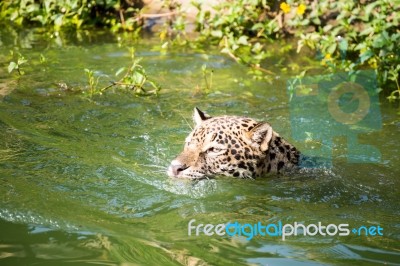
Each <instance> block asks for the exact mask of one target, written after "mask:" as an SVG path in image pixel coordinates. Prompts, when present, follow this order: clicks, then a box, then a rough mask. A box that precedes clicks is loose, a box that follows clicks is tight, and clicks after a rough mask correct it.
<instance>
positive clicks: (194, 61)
mask: <svg viewBox="0 0 400 266" xmlns="http://www.w3.org/2000/svg"><path fill="white" fill-rule="evenodd" d="M7 34H9V33H7ZM7 34H6V33H4V34H2V35H1V42H0V43H1V45H0V54H1V55H0V66H1V68H0V84H1V87H0V88H1V90H2V96H1V100H0V136H1V137H0V155H1V156H0V183H1V184H0V264H1V265H27V264H28V265H89V264H90V265H93V264H95V265H181V264H183V265H230V264H235V265H321V264H322V265H325V264H328V265H329V264H333V265H348V264H357V265H376V264H384V263H386V264H387V265H392V264H396V263H400V252H399V249H400V242H399V241H400V223H399V221H400V219H399V218H400V208H399V196H400V188H399V185H400V181H399V176H400V170H399V167H398V165H399V163H400V155H399V149H398V143H399V135H400V123H399V116H398V115H397V114H396V112H397V111H398V109H396V107H395V106H392V105H390V104H388V103H387V102H386V101H385V100H381V106H380V113H381V117H382V126H381V127H382V128H381V129H380V130H377V131H372V132H370V133H366V134H363V136H362V137H361V139H362V142H363V143H369V144H371V145H374V146H375V147H377V148H378V149H379V151H380V153H381V160H380V162H378V163H373V164H368V163H363V164H360V163H358V164H352V163H348V162H347V161H346V157H345V155H346V150H347V142H346V138H344V137H341V136H338V137H337V138H336V139H335V140H334V147H333V167H332V168H331V169H319V170H318V169H317V170H313V171H306V172H303V173H300V174H296V175H294V176H280V177H279V178H277V177H273V176H272V177H268V178H262V179H257V180H237V179H230V178H217V179H214V180H201V181H198V182H186V181H182V180H172V179H170V178H168V177H167V175H166V168H167V167H168V165H169V162H170V161H171V160H172V159H173V158H174V157H175V156H176V155H177V154H178V153H179V152H180V150H181V149H182V146H183V143H184V139H185V137H186V135H187V134H188V133H189V132H190V126H191V124H192V122H191V115H192V110H193V107H194V106H198V107H200V108H201V109H203V110H206V111H207V112H208V113H209V114H211V115H219V114H235V115H244V116H250V117H253V118H256V119H259V120H267V121H269V122H270V123H271V124H272V125H273V126H274V128H275V130H276V131H277V132H279V133H280V134H281V135H282V136H284V137H285V138H286V139H288V140H290V141H291V142H292V143H293V144H295V145H296V146H297V147H298V148H299V149H300V150H302V149H304V148H306V147H307V145H308V144H306V143H305V142H301V141H296V140H294V139H293V137H292V132H291V125H290V122H291V120H290V103H289V98H288V95H287V93H286V79H287V78H288V76H289V75H288V74H282V75H279V76H278V75H277V76H276V77H275V78H274V81H273V83H272V84H270V83H267V82H263V81H256V80H253V79H252V78H251V76H249V75H247V74H246V72H247V71H248V69H247V68H245V67H243V66H239V65H237V64H236V63H234V62H233V61H232V60H230V59H229V58H227V57H224V56H221V55H220V54H219V53H218V52H216V51H213V50H207V51H201V50H190V49H181V50H175V51H174V52H172V51H170V52H167V53H163V52H161V51H160V49H158V47H159V43H158V41H157V40H146V39H145V40H142V41H140V42H133V41H130V40H129V38H122V40H121V41H119V42H118V41H115V40H114V38H113V37H110V36H106V35H99V36H97V35H96V36H94V37H92V38H87V39H86V38H83V40H79V38H78V40H76V39H74V38H71V39H67V40H65V39H57V38H56V37H55V38H53V39H50V40H46V39H45V38H42V37H41V34H35V33H34V32H33V33H32V32H29V33H26V32H23V33H21V36H20V37H19V38H16V36H8V35H7ZM16 40H17V41H16ZM128 46H134V47H135V48H136V51H137V56H140V57H143V61H142V63H143V65H144V66H145V68H146V70H147V73H148V74H149V75H150V76H152V77H154V78H155V79H156V80H157V82H158V83H159V84H161V85H162V88H163V89H162V91H161V92H160V95H159V96H158V97H144V98H139V97H135V96H132V95H130V94H129V93H123V92H121V93H115V94H114V93H106V94H104V95H102V96H96V97H94V98H92V99H91V100H89V99H88V98H87V97H84V96H83V95H81V94H80V93H77V92H71V91H65V90H63V89H62V88H60V86H58V85H57V84H58V83H66V84H67V86H68V87H70V88H82V87H85V86H87V78H86V76H85V73H84V71H83V69H84V68H88V69H91V70H94V71H95V72H96V75H100V76H102V77H101V79H100V83H103V84H107V82H108V81H109V80H115V77H114V73H115V72H116V71H117V70H118V69H119V68H120V67H122V66H128V65H129V62H130V56H129V52H128V49H127V48H126V47H128ZM13 49H14V50H15V49H18V51H19V52H21V53H22V54H23V55H24V56H25V57H26V58H27V59H29V60H30V64H27V65H26V66H25V67H24V68H23V69H24V70H25V72H26V74H25V75H24V76H22V77H20V78H18V77H17V76H16V75H14V74H13V75H10V74H8V73H7V66H8V63H9V61H10V59H11V58H10V56H9V50H13ZM40 54H42V55H43V56H44V57H45V58H46V61H45V62H44V63H39V58H40ZM289 57H290V60H286V61H285V63H287V64H290V63H292V61H297V62H300V61H301V60H303V58H302V57H301V56H297V57H296V55H295V54H292V55H289ZM277 62H279V58H273V59H272V60H271V66H270V69H272V70H273V71H277V70H278V69H279V68H278V67H276V66H275V64H277ZM203 64H207V66H208V68H210V69H213V70H214V74H213V85H212V86H213V90H214V91H213V92H212V93H210V94H208V95H204V94H201V93H199V91H198V89H196V87H197V86H200V88H201V87H204V81H203V78H202V74H201V66H202V65H203ZM308 108H311V110H312V108H313V106H309V107H308ZM315 112H316V113H318V112H319V110H318V109H316V110H315ZM192 219H195V220H196V222H195V224H200V223H203V224H207V223H211V224H214V225H217V224H220V223H226V222H229V221H239V222H242V223H257V222H258V221H261V222H263V223H278V222H279V221H281V222H282V223H294V222H296V221H297V222H303V223H305V224H312V223H315V224H317V223H318V222H319V221H321V222H322V223H324V224H325V225H327V224H331V223H332V224H341V223H348V224H349V225H350V227H349V228H350V229H351V228H353V227H358V226H377V225H379V226H380V227H382V228H383V229H384V231H383V236H365V235H361V236H356V235H354V234H352V233H351V234H350V235H349V236H338V235H335V236H320V235H317V236H303V235H300V236H297V237H288V238H287V240H285V241H282V240H281V238H280V237H268V236H265V237H262V236H257V237H255V238H253V239H252V240H249V241H248V240H246V238H245V237H228V236H215V235H214V236H204V235H201V236H197V237H196V236H193V235H192V236H188V223H189V221H190V220H192Z"/></svg>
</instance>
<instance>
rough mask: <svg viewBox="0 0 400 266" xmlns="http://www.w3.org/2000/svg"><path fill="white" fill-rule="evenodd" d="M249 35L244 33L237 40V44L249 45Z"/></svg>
mask: <svg viewBox="0 0 400 266" xmlns="http://www.w3.org/2000/svg"><path fill="white" fill-rule="evenodd" d="M247 38H248V37H247V36H245V35H243V36H240V38H239V39H238V40H237V44H242V45H248V42H247Z"/></svg>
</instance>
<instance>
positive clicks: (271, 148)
mask: <svg viewBox="0 0 400 266" xmlns="http://www.w3.org/2000/svg"><path fill="white" fill-rule="evenodd" d="M193 120H194V123H195V127H194V129H193V131H192V132H191V133H190V134H189V136H188V137H187V138H186V140H185V146H184V149H183V151H182V152H181V153H180V154H179V155H178V156H177V157H176V158H175V159H174V160H173V161H172V162H171V164H170V165H169V167H168V171H167V174H168V176H170V177H174V178H187V179H203V178H210V177H215V176H231V177H237V178H256V177H260V176H263V175H266V174H268V173H278V174H279V173H282V172H284V171H288V170H291V169H294V168H297V167H298V165H299V158H300V154H301V153H300V151H299V150H297V149H296V148H295V147H294V146H293V145H292V144H290V143H289V142H287V141H286V140H285V139H283V138H282V137H281V136H279V134H278V133H277V132H275V131H274V130H273V129H272V127H271V125H270V124H269V123H267V122H257V121H256V120H254V119H252V118H248V117H241V116H228V115H224V116H216V117H211V116H209V115H207V114H206V113H205V112H203V111H201V110H200V109H198V108H197V107H196V108H194V113H193Z"/></svg>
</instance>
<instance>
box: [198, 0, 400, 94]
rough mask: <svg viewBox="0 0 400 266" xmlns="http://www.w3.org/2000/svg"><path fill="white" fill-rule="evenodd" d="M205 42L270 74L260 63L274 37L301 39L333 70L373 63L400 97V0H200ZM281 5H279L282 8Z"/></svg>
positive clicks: (383, 84) (301, 44)
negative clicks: (210, 1) (210, 3)
mask: <svg viewBox="0 0 400 266" xmlns="http://www.w3.org/2000/svg"><path fill="white" fill-rule="evenodd" d="M194 5H195V6H196V7H197V9H198V10H199V12H198V15H197V20H196V25H197V30H198V31H199V33H200V38H199V40H200V41H204V42H208V43H213V44H216V45H218V46H219V47H221V51H222V52H224V53H226V54H228V55H229V56H231V57H232V58H234V59H235V60H236V61H238V62H241V63H245V64H247V65H249V66H251V67H253V69H256V70H257V69H258V70H262V71H263V72H264V73H267V74H270V73H268V72H267V71H265V69H263V68H262V67H260V65H261V64H262V63H263V62H265V61H266V59H267V58H268V57H270V56H271V54H269V53H268V51H267V50H266V48H265V44H266V43H267V42H268V41H270V40H276V39H280V38H283V37H290V36H294V37H297V38H299V41H298V47H297V51H298V52H299V51H300V50H301V49H302V48H303V47H304V46H307V47H308V48H311V49H312V50H314V51H315V52H316V57H317V59H319V60H321V65H322V66H323V67H324V68H326V69H327V70H328V71H330V72H335V71H338V70H345V71H355V70H357V69H359V68H366V67H367V68H373V69H375V70H376V71H377V73H378V77H379V82H380V85H381V87H388V88H390V87H391V88H392V91H393V93H392V94H391V95H390V96H389V99H390V100H393V99H396V98H397V99H400V97H396V96H395V95H396V93H397V94H400V87H399V67H398V66H399V64H400V46H399V43H400V31H399V26H400V25H399V19H400V17H399V16H398V14H399V11H400V1H399V0H396V1H388V0H378V1H370V0H364V1H347V0H337V1H336V0H335V1H333V0H324V1H318V2H315V1H309V0H302V1H294V0H287V2H281V3H279V1H266V0H239V1H233V0H227V1H223V2H222V3H220V4H218V5H217V6H215V7H213V10H212V12H210V11H209V10H205V9H203V8H202V6H201V2H200V1H198V2H196V3H194ZM278 7H279V8H278Z"/></svg>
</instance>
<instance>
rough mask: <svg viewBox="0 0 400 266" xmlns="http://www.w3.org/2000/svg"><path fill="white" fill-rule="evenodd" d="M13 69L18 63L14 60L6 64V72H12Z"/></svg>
mask: <svg viewBox="0 0 400 266" xmlns="http://www.w3.org/2000/svg"><path fill="white" fill-rule="evenodd" d="M14 69H18V65H17V63H15V62H10V64H9V65H8V73H11V72H13V70H14Z"/></svg>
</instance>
